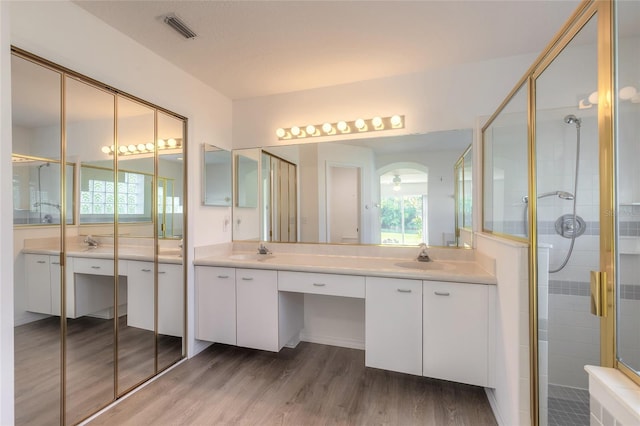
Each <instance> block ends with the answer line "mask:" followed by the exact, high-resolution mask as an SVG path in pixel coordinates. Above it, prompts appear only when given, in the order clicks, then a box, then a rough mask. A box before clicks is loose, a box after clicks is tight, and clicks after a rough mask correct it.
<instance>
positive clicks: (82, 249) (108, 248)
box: [22, 243, 182, 264]
mask: <svg viewBox="0 0 640 426" xmlns="http://www.w3.org/2000/svg"><path fill="white" fill-rule="evenodd" d="M66 252H67V256H68V257H86V258H92V259H113V254H114V246H112V245H100V246H98V247H95V248H89V247H87V245H86V244H75V243H72V244H67V247H66ZM22 253H27V254H48V255H53V256H55V255H59V254H60V249H59V248H52V247H50V246H49V247H25V248H23V249H22ZM118 259H121V260H141V261H147V262H153V259H154V253H153V246H148V245H145V246H119V247H118ZM158 262H160V263H173V264H181V263H182V256H181V250H180V249H160V252H159V254H158Z"/></svg>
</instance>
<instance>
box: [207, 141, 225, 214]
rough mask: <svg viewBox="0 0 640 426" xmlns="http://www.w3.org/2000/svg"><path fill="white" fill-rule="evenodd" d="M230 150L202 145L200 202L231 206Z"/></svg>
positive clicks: (209, 204)
mask: <svg viewBox="0 0 640 426" xmlns="http://www.w3.org/2000/svg"><path fill="white" fill-rule="evenodd" d="M231 188H232V187H231V152H230V151H227V150H226V149H222V148H218V147H217V146H214V145H210V144H206V143H205V144H203V145H202V204H204V205H205V206H220V207H228V206H231Z"/></svg>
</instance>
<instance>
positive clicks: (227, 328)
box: [196, 266, 236, 345]
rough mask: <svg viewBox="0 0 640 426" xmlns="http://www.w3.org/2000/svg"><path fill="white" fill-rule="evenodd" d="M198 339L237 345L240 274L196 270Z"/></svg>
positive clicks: (213, 268) (227, 270) (218, 269)
mask: <svg viewBox="0 0 640 426" xmlns="http://www.w3.org/2000/svg"><path fill="white" fill-rule="evenodd" d="M196 339H200V340H206V341H209V342H216V343H224V344H227V345H235V344H236V270H235V268H222V267H217V266H196Z"/></svg>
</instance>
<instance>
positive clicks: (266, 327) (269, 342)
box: [236, 269, 280, 352]
mask: <svg viewBox="0 0 640 426" xmlns="http://www.w3.org/2000/svg"><path fill="white" fill-rule="evenodd" d="M236 302H237V343H238V346H244V347H247V348H254V349H263V350H267V351H273V352H277V351H278V350H280V347H279V342H278V274H277V272H276V271H264V270H258V269H236Z"/></svg>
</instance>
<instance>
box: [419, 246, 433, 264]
mask: <svg viewBox="0 0 640 426" xmlns="http://www.w3.org/2000/svg"><path fill="white" fill-rule="evenodd" d="M418 247H419V248H420V252H419V253H418V257H417V258H416V260H417V261H418V262H431V258H430V257H429V253H427V245H426V244H425V243H420V244H419V245H418Z"/></svg>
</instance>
